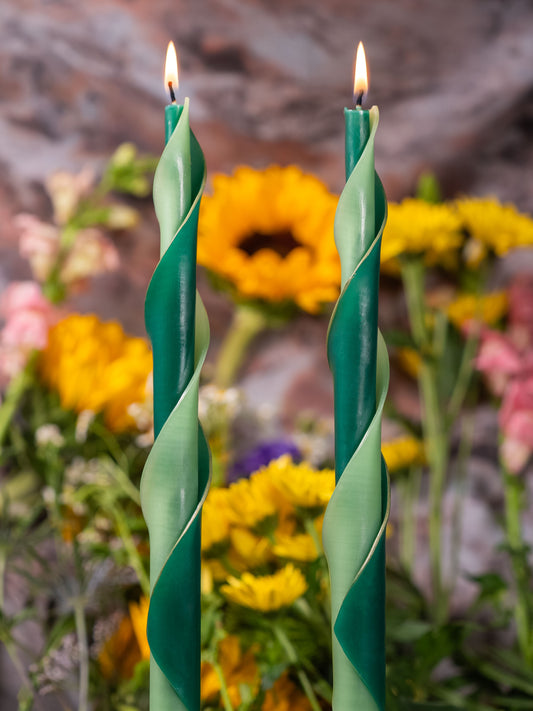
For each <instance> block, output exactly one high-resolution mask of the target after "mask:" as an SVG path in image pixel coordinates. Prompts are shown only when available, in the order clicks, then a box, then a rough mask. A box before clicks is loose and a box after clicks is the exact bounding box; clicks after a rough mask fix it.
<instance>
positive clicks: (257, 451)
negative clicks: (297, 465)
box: [227, 439, 301, 484]
mask: <svg viewBox="0 0 533 711" xmlns="http://www.w3.org/2000/svg"><path fill="white" fill-rule="evenodd" d="M283 454H290V455H291V457H292V458H293V459H294V460H295V461H299V460H300V459H301V454H300V450H299V449H298V447H297V446H296V445H295V444H294V442H289V441H288V440H284V439H274V440H271V441H270V442H262V443H261V444H258V445H257V446H256V447H254V448H253V449H252V450H250V451H249V452H248V453H247V454H245V455H244V457H241V458H240V459H238V460H237V461H236V462H234V463H233V466H232V467H230V469H229V471H228V474H227V483H228V484H231V483H233V482H234V481H237V479H242V478H244V477H249V476H250V474H252V473H253V472H255V471H257V470H258V469H260V468H261V467H265V466H266V465H267V464H269V463H270V462H271V461H272V460H273V459H278V457H281V456H282V455H283Z"/></svg>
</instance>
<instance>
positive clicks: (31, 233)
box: [15, 213, 60, 281]
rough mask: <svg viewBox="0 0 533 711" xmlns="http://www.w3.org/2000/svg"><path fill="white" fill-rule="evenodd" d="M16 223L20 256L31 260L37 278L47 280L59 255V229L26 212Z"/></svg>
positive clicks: (18, 216) (18, 217) (16, 219)
mask: <svg viewBox="0 0 533 711" xmlns="http://www.w3.org/2000/svg"><path fill="white" fill-rule="evenodd" d="M15 224H16V226H17V227H18V229H19V230H20V241H19V252H20V256H21V257H24V259H27V260H28V261H29V263H30V266H31V270H32V272H33V274H34V276H35V278H36V279H38V280H39V281H46V279H47V278H48V277H49V276H50V273H51V271H52V269H53V268H54V265H55V263H56V261H57V258H58V256H59V249H60V234H59V230H58V229H57V227H55V226H54V225H50V224H48V223H47V222H41V220H38V219H37V218H36V217H34V216H33V215H27V214H25V213H22V214H20V215H17V217H16V218H15Z"/></svg>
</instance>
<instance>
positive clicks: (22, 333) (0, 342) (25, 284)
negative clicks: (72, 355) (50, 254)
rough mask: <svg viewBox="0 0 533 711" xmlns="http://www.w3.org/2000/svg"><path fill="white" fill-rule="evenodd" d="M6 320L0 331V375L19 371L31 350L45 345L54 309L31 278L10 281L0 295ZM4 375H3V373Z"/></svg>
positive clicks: (54, 315) (8, 375)
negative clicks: (29, 279)
mask: <svg viewBox="0 0 533 711" xmlns="http://www.w3.org/2000/svg"><path fill="white" fill-rule="evenodd" d="M0 315H2V316H3V317H4V319H5V324H4V327H3V329H2V331H1V332H0V378H1V379H3V380H4V381H5V380H6V379H9V378H12V377H13V376H14V375H16V374H17V373H19V372H20V371H21V370H22V369H23V368H24V366H25V365H26V362H27V360H28V357H29V355H30V353H31V352H32V351H33V350H36V349H37V350H40V349H42V348H44V347H45V346H46V343H47V338H48V329H49V328H50V326H51V325H52V323H53V322H54V321H55V320H56V318H57V315H58V314H57V311H56V310H55V309H54V308H53V306H52V305H51V304H50V303H49V302H48V301H47V300H46V299H45V298H44V296H43V294H42V292H41V288H40V286H39V285H38V284H37V283H36V282H33V281H22V282H13V283H12V284H10V285H9V286H8V287H7V289H6V290H5V292H4V293H3V294H2V297H1V299H0ZM2 376H3V377H2Z"/></svg>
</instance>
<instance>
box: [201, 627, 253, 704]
mask: <svg viewBox="0 0 533 711" xmlns="http://www.w3.org/2000/svg"><path fill="white" fill-rule="evenodd" d="M217 658H218V663H219V664H220V667H221V669H222V673H223V675H224V680H225V682H226V686H227V689H228V695H229V697H230V701H231V705H232V706H233V708H237V707H238V706H239V705H240V703H241V691H240V686H241V684H248V685H249V686H250V687H251V692H252V694H256V693H257V690H258V688H259V672H258V669H257V664H256V663H255V657H254V653H253V649H248V650H247V651H246V652H245V653H244V654H243V653H242V649H241V644H240V641H239V638H238V637H235V636H233V635H228V636H227V637H224V639H223V640H222V641H221V642H220V644H219V645H218V653H217ZM219 692H220V679H219V677H218V674H217V672H216V670H215V669H214V667H213V665H212V664H209V663H208V662H203V663H202V670H201V697H202V700H203V701H209V700H212V699H213V697H214V696H216V695H217V694H218V693H219Z"/></svg>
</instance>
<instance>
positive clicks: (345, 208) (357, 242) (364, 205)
mask: <svg viewBox="0 0 533 711" xmlns="http://www.w3.org/2000/svg"><path fill="white" fill-rule="evenodd" d="M369 119H370V136H369V137H368V141H367V143H366V146H365V148H364V149H363V151H362V153H361V157H360V158H359V160H358V161H357V164H356V166H355V168H354V170H353V171H352V173H351V175H350V177H349V178H348V180H347V182H346V185H345V186H344V190H343V191H342V193H341V197H340V199H339V209H338V210H337V212H336V213H335V223H334V234H335V244H336V246H337V251H338V252H339V255H340V258H341V289H344V287H345V286H346V282H347V281H348V280H349V279H350V278H351V276H352V274H353V273H354V270H355V268H356V267H357V265H358V264H359V262H360V261H361V259H362V258H363V255H364V254H365V252H366V251H367V249H368V247H369V246H370V244H372V242H373V241H374V237H375V225H374V215H373V214H370V213H369V210H371V211H372V212H373V210H374V172H375V168H374V140H375V137H376V131H377V127H378V123H379V110H378V108H377V106H373V107H372V108H371V109H370V111H369ZM369 194H370V198H371V201H370V204H369V200H368V197H369ZM343 203H344V204H343ZM361 224H363V225H364V229H365V233H364V234H363V235H354V229H353V228H354V225H355V226H358V225H361Z"/></svg>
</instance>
